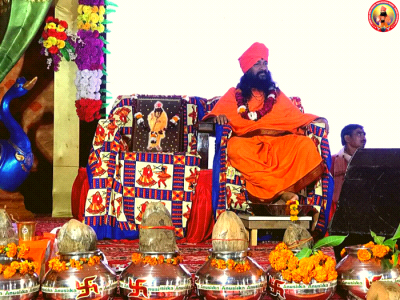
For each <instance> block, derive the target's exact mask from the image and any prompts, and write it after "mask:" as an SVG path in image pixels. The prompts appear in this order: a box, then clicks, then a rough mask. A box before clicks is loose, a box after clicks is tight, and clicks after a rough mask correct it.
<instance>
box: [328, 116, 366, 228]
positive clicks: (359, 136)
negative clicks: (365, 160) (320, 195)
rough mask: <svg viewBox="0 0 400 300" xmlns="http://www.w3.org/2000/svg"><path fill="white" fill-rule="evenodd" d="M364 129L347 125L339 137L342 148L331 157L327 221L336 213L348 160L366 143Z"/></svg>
mask: <svg viewBox="0 0 400 300" xmlns="http://www.w3.org/2000/svg"><path fill="white" fill-rule="evenodd" d="M365 135H366V133H365V131H364V127H363V126H361V125H358V124H349V125H347V126H345V127H344V128H343V129H342V132H341V133H340V136H341V138H342V145H343V148H342V149H340V151H339V152H338V153H337V154H335V155H332V165H331V170H330V172H331V174H332V177H333V180H334V189H333V197H332V208H331V211H330V213H329V221H330V220H331V219H332V216H333V214H334V213H335V211H336V207H337V203H338V200H339V196H340V191H341V190H342V186H343V182H344V175H345V174H346V170H347V166H348V165H349V162H350V159H351V158H352V156H353V155H354V153H355V152H356V151H357V149H358V148H364V147H365V144H366V142H367V139H366V138H365Z"/></svg>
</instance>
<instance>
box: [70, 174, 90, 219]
mask: <svg viewBox="0 0 400 300" xmlns="http://www.w3.org/2000/svg"><path fill="white" fill-rule="evenodd" d="M88 190H89V181H88V176H87V172H86V168H83V167H79V170H78V175H77V176H76V178H75V181H74V183H73V185H72V192H71V209H72V215H73V217H74V218H75V219H77V220H79V221H83V215H84V212H85V202H86V195H87V192H88Z"/></svg>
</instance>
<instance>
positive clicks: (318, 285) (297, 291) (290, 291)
mask: <svg viewBox="0 0 400 300" xmlns="http://www.w3.org/2000/svg"><path fill="white" fill-rule="evenodd" d="M267 273H268V294H269V295H270V296H271V297H272V298H274V299H287V300H295V299H307V300H326V299H330V298H331V297H332V296H333V295H334V293H335V290H336V285H337V281H336V280H333V281H326V282H317V281H316V280H315V279H312V280H311V282H310V283H309V284H304V283H302V282H300V283H295V282H288V281H286V280H285V279H283V278H282V273H281V272H279V271H276V270H275V269H273V268H272V267H271V266H270V267H269V269H268V270H267Z"/></svg>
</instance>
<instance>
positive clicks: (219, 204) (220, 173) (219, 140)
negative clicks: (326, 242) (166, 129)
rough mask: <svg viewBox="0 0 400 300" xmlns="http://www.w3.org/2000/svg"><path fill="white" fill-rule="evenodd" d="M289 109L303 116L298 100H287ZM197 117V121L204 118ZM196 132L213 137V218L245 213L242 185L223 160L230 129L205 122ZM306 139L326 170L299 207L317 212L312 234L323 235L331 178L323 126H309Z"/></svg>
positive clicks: (303, 195)
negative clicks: (308, 205) (205, 133)
mask: <svg viewBox="0 0 400 300" xmlns="http://www.w3.org/2000/svg"><path fill="white" fill-rule="evenodd" d="M219 99H220V97H214V98H212V99H210V100H208V101H207V102H206V103H205V104H204V105H203V109H202V110H201V111H200V112H201V113H204V115H206V113H207V112H209V111H211V110H212V108H213V107H214V106H215V104H216V103H217V101H218V100H219ZM290 99H291V100H292V102H293V105H296V106H297V107H298V108H299V109H300V111H302V112H304V109H303V106H302V104H301V99H300V98H298V97H290ZM204 115H203V114H200V119H202V118H203V117H204ZM199 125H200V128H199V131H200V132H208V133H209V134H212V135H215V137H216V145H215V156H214V159H213V182H212V183H213V188H212V206H213V212H214V216H215V217H216V218H217V217H218V215H219V214H220V213H221V212H223V211H225V210H233V211H236V212H246V211H248V210H249V203H250V201H249V199H248V196H247V192H246V182H245V180H244V179H243V177H242V176H241V174H240V172H239V171H238V170H236V169H235V168H233V167H232V166H231V165H230V163H229V160H228V159H227V142H228V139H229V137H230V136H231V133H232V129H231V127H230V126H229V125H218V124H210V123H207V122H200V123H199ZM306 134H307V136H309V137H310V138H311V139H312V140H313V141H314V143H315V145H316V147H317V148H318V151H319V152H320V154H321V157H322V158H323V160H324V162H325V165H326V168H325V171H324V174H323V176H322V178H321V179H320V180H319V181H318V182H317V183H316V184H315V185H314V186H313V187H312V188H308V189H304V190H303V191H301V193H300V204H311V205H314V207H316V208H317V209H318V210H319V216H318V220H316V222H314V223H315V224H314V226H313V227H315V228H313V229H316V230H319V231H321V232H322V233H323V234H324V233H325V232H326V230H327V226H328V219H329V212H330V207H331V203H332V194H333V178H332V176H331V174H330V173H329V169H330V165H331V154H330V149H329V142H328V139H327V133H326V131H325V127H324V124H311V125H310V126H309V127H308V128H307V133H306Z"/></svg>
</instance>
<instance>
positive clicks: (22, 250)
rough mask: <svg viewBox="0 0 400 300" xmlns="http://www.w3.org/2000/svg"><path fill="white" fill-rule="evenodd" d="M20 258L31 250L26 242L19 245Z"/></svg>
mask: <svg viewBox="0 0 400 300" xmlns="http://www.w3.org/2000/svg"><path fill="white" fill-rule="evenodd" d="M17 252H18V258H22V257H24V256H25V254H27V253H28V252H29V247H28V246H27V245H25V244H22V245H20V246H18V247H17Z"/></svg>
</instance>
